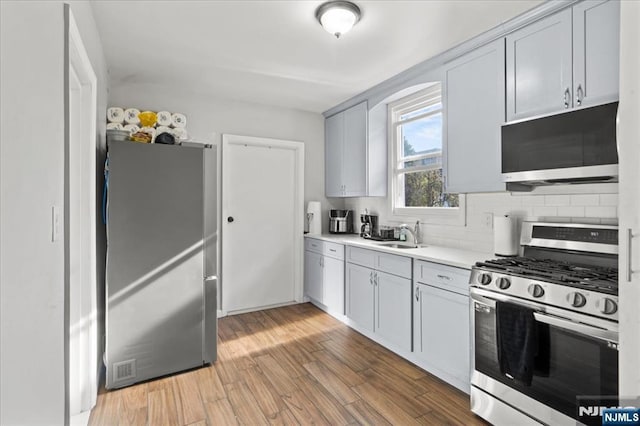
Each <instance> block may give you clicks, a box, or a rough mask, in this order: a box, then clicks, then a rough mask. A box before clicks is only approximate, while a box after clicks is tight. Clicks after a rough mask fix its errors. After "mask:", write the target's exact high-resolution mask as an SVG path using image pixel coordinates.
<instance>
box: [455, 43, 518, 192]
mask: <svg viewBox="0 0 640 426" xmlns="http://www.w3.org/2000/svg"><path fill="white" fill-rule="evenodd" d="M504 78H505V77H504V39H500V40H496V41H495V42H493V43H490V44H488V45H486V46H483V47H480V48H478V49H476V50H474V51H472V52H470V53H468V54H466V55H464V56H462V57H460V58H458V59H456V60H454V61H452V62H450V63H448V64H446V65H445V91H444V101H445V102H444V107H445V114H446V129H445V130H446V138H447V143H446V145H445V146H446V150H447V155H446V190H447V192H452V193H467V192H491V191H504V190H505V184H504V182H503V181H502V170H501V164H500V155H501V154H500V152H501V151H500V140H501V137H500V126H501V125H502V123H503V122H504V111H505V100H504V96H505V94H504Z"/></svg>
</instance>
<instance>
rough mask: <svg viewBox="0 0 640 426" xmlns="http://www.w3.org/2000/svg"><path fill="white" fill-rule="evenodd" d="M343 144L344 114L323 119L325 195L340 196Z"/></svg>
mask: <svg viewBox="0 0 640 426" xmlns="http://www.w3.org/2000/svg"><path fill="white" fill-rule="evenodd" d="M343 145H344V114H342V113H340V114H336V115H332V116H331V117H329V118H327V119H326V120H325V193H326V195H327V197H342V196H344V195H343V192H342V162H343V157H344V155H343Z"/></svg>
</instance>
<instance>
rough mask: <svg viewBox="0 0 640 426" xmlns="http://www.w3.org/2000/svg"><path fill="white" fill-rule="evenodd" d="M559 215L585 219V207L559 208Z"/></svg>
mask: <svg viewBox="0 0 640 426" xmlns="http://www.w3.org/2000/svg"><path fill="white" fill-rule="evenodd" d="M558 215H560V216H569V217H584V216H585V214H584V206H568V207H558Z"/></svg>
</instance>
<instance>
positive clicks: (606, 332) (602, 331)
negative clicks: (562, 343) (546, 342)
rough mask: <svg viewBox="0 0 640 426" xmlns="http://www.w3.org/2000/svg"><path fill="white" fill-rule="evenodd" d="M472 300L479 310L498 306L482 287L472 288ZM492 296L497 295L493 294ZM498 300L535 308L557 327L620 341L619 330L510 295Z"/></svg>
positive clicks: (536, 315)
mask: <svg viewBox="0 0 640 426" xmlns="http://www.w3.org/2000/svg"><path fill="white" fill-rule="evenodd" d="M470 295H471V300H472V301H473V302H472V303H473V304H474V306H475V309H476V310H477V311H483V312H490V310H491V309H495V307H496V299H493V298H491V297H487V295H486V292H485V291H484V290H481V289H476V288H474V287H472V288H471V292H470ZM492 297H496V296H495V295H492ZM498 297H499V299H498V300H503V301H506V302H510V303H514V304H517V305H520V306H524V307H526V308H530V309H533V311H534V313H533V316H534V318H535V319H536V321H538V322H542V323H545V324H549V325H552V326H555V327H559V328H563V329H565V330H569V331H573V332H576V333H580V334H584V335H586V336H589V337H592V338H595V339H600V340H604V341H606V342H612V343H615V344H617V343H618V331H617V330H611V329H606V328H602V327H598V326H596V325H591V324H585V323H583V322H578V321H572V320H570V319H568V318H565V317H561V316H557V315H552V314H549V313H545V312H542V311H540V310H539V309H540V308H538V307H536V306H532V305H529V304H527V303H522V302H520V301H516V300H513V299H511V298H509V297H504V296H498Z"/></svg>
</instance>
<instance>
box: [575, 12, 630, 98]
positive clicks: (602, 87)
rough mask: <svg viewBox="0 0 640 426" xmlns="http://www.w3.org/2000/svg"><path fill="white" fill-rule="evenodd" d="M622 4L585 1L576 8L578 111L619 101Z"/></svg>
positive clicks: (576, 96)
mask: <svg viewBox="0 0 640 426" xmlns="http://www.w3.org/2000/svg"><path fill="white" fill-rule="evenodd" d="M619 62H620V2H619V1H613V0H611V1H601V0H600V1H585V2H581V3H578V4H577V5H575V6H574V7H573V87H574V91H573V97H574V106H575V107H589V106H593V105H598V104H603V103H607V102H613V101H617V100H618V80H619V78H618V74H619V72H618V70H619Z"/></svg>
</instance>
